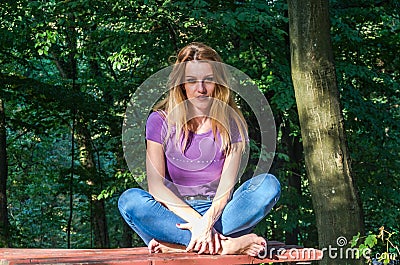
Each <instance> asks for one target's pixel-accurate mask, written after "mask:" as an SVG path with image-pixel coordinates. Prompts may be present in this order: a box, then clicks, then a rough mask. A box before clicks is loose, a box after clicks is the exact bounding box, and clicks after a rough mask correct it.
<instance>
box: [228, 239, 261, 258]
mask: <svg viewBox="0 0 400 265" xmlns="http://www.w3.org/2000/svg"><path fill="white" fill-rule="evenodd" d="M221 243H222V251H221V254H222V255H228V254H245V255H249V256H253V257H256V256H257V255H258V254H259V253H261V252H262V251H265V247H266V245H267V242H266V241H265V239H264V238H262V237H260V236H257V235H256V234H248V235H243V236H241V237H236V238H233V237H228V239H226V240H221Z"/></svg>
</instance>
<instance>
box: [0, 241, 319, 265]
mask: <svg viewBox="0 0 400 265" xmlns="http://www.w3.org/2000/svg"><path fill="white" fill-rule="evenodd" d="M268 243H269V249H268V253H271V255H265V256H266V257H265V258H263V259H259V258H254V257H250V256H247V255H198V254H195V253H160V254H149V253H148V251H147V248H145V247H143V248H119V249H16V248H3V249H0V265H18V264H21V265H22V264H25V265H26V264H57V265H67V264H68V265H80V264H82V265H83V264H97V265H105V264H108V265H128V264H133V265H160V264H170V265H172V264H174V265H187V264H193V265H194V264H197V265H213V264H223V265H229V264H260V263H266V264H268V263H284V262H286V263H293V264H296V263H298V264H309V263H310V262H311V261H312V260H320V259H322V255H323V253H322V251H320V250H316V249H310V248H301V247H298V246H297V247H296V246H293V247H291V246H285V245H284V244H282V243H279V242H276V241H275V242H274V241H270V242H268Z"/></svg>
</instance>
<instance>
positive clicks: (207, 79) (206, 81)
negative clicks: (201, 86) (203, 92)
mask: <svg viewBox="0 0 400 265" xmlns="http://www.w3.org/2000/svg"><path fill="white" fill-rule="evenodd" d="M204 83H206V84H211V83H214V77H212V76H210V77H206V78H204Z"/></svg>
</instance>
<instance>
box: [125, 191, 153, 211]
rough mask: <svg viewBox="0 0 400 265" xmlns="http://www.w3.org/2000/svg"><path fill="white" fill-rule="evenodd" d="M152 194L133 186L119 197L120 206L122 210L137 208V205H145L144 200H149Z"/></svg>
mask: <svg viewBox="0 0 400 265" xmlns="http://www.w3.org/2000/svg"><path fill="white" fill-rule="evenodd" d="M149 197H151V195H150V194H149V193H147V192H146V191H144V190H142V189H138V188H132V189H128V190H126V191H124V192H123V193H122V194H121V196H120V197H119V199H118V208H119V209H120V210H124V211H126V210H135V209H136V208H137V207H140V208H141V207H143V203H144V201H143V200H147V199H148V198H149Z"/></svg>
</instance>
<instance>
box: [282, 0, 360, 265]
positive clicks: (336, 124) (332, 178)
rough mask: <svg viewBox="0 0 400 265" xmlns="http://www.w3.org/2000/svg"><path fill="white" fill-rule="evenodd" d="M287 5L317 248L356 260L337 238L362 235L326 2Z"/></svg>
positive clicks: (329, 256)
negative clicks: (315, 226)
mask: <svg viewBox="0 0 400 265" xmlns="http://www.w3.org/2000/svg"><path fill="white" fill-rule="evenodd" d="M288 5H289V27H290V48H291V68H292V79H293V85H294V89H295V96H296V102H297V108H298V112H299V119H300V126H301V134H302V139H303V148H304V155H305V164H306V169H307V174H308V178H309V181H310V191H311V195H312V201H313V206H314V210H315V215H316V222H317V229H318V238H319V247H320V248H329V246H331V248H337V250H336V252H335V251H332V253H329V252H325V255H324V256H325V257H324V260H323V262H322V263H321V264H346V263H347V264H349V263H354V264H357V261H356V260H355V259H354V258H353V259H352V260H351V257H346V252H345V251H344V248H346V246H342V242H339V241H338V238H339V237H345V238H346V239H347V241H349V240H350V239H351V237H352V236H353V235H356V234H357V233H358V232H361V233H362V232H363V222H362V210H361V206H360V200H359V197H358V193H357V190H356V186H355V184H354V179H353V177H352V174H351V168H350V164H349V154H348V151H347V145H346V139H345V135H344V128H343V117H342V114H341V109H340V104H339V93H338V88H337V83H336V74H335V67H334V63H333V52H332V46H331V40H330V22H329V12H328V0H288ZM342 239H343V238H342ZM338 243H339V244H338ZM341 247H342V248H343V252H342V254H341V253H340V251H339V250H340V248H341ZM334 254H336V257H335V255H334ZM349 256H351V255H349ZM340 257H342V259H340ZM346 258H348V259H347V260H346ZM360 264H361V263H360Z"/></svg>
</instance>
